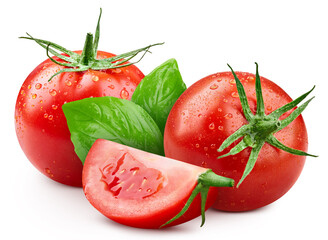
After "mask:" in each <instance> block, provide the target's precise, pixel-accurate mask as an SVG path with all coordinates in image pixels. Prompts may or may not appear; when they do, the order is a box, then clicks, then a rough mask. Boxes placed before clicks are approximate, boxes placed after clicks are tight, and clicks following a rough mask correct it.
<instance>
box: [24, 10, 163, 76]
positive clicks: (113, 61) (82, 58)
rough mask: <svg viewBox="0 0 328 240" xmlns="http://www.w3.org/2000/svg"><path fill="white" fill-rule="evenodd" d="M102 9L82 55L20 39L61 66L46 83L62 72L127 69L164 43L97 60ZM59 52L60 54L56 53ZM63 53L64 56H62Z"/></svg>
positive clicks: (48, 42)
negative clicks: (137, 57) (44, 51)
mask: <svg viewBox="0 0 328 240" xmlns="http://www.w3.org/2000/svg"><path fill="white" fill-rule="evenodd" d="M101 14H102V9H100V14H99V18H98V23H97V27H96V31H95V37H94V38H93V35H92V34H91V33H88V34H87V36H86V40H85V44H84V48H83V51H82V54H81V55H79V54H77V53H75V52H73V51H70V50H68V49H66V48H64V47H62V46H60V45H58V44H56V43H53V42H50V41H47V40H42V39H38V38H34V37H32V36H31V35H30V34H28V33H27V37H20V38H23V39H28V40H33V41H35V42H36V43H37V44H39V45H40V46H41V47H43V48H44V49H46V51H47V52H46V53H47V56H48V57H49V59H50V60H51V61H53V62H54V63H56V64H58V65H60V66H63V67H64V68H62V69H61V70H60V71H58V72H57V73H56V74H54V75H52V76H51V77H50V79H49V80H48V81H51V80H52V78H54V77H55V76H57V75H59V74H61V73H64V72H81V71H86V70H88V69H92V70H103V69H114V68H122V67H127V66H130V65H133V64H136V63H138V62H139V61H140V60H141V59H142V58H143V57H144V56H145V54H146V53H149V52H150V51H149V49H150V48H151V47H153V46H156V45H162V44H164V43H156V44H151V45H148V46H146V47H143V48H139V49H137V50H134V51H130V52H127V53H123V54H120V55H117V56H114V57H111V58H106V59H97V49H98V42H99V37H100V19H101ZM57 51H60V52H62V53H60V52H57ZM49 53H51V54H53V55H54V56H56V57H57V58H58V59H59V60H62V61H58V60H56V59H55V58H53V57H51V56H50V55H49ZM63 53H64V54H63ZM139 53H143V54H142V55H141V57H140V58H139V59H137V60H136V61H134V62H128V61H130V60H131V59H132V58H134V57H136V56H137V55H138V54H139ZM67 55H68V56H67Z"/></svg>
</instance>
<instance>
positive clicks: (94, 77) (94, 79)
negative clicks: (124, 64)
mask: <svg viewBox="0 0 328 240" xmlns="http://www.w3.org/2000/svg"><path fill="white" fill-rule="evenodd" d="M91 79H92V81H94V82H98V81H99V77H98V76H92V78H91Z"/></svg>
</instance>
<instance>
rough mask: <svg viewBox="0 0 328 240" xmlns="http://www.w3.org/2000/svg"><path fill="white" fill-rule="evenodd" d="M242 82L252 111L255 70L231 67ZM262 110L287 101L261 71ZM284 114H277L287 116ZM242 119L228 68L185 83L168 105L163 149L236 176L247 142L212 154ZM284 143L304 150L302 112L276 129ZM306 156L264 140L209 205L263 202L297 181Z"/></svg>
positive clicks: (229, 207) (235, 207)
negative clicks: (239, 148) (254, 157)
mask: <svg viewBox="0 0 328 240" xmlns="http://www.w3.org/2000/svg"><path fill="white" fill-rule="evenodd" d="M236 74H237V76H238V78H239V79H240V81H241V82H242V84H243V86H244V88H245V91H246V95H247V98H248V101H249V105H250V108H251V110H252V112H253V113H255V112H256V93H255V75H253V74H250V73H244V72H237V73H236ZM261 82H262V91H263V98H264V103H265V107H266V109H265V112H266V114H269V113H270V112H272V111H274V110H275V109H277V108H279V107H281V106H283V105H285V104H286V103H288V102H290V101H292V99H291V98H290V97H289V96H288V95H287V93H286V92H284V91H283V90H282V89H281V88H280V87H279V86H277V85H276V84H274V83H273V82H271V81H270V80H268V79H266V78H263V77H261ZM289 113H290V112H288V113H287V114H284V115H283V116H282V117H281V119H283V118H285V117H287V116H288V115H289ZM245 124H247V120H246V119H245V116H244V114H243V110H242V107H241V104H240V100H239V96H238V92H237V88H236V84H235V80H234V77H233V75H232V73H231V72H224V73H218V74H213V75H210V76H208V77H205V78H203V79H201V80H200V81H198V82H196V83H195V84H194V85H192V86H191V87H190V88H188V89H187V90H186V91H185V92H184V93H183V94H182V95H181V97H180V98H179V99H178V101H177V102H176V104H175V105H174V106H173V108H172V110H171V112H170V115H169V117H168V120H167V124H166V127H165V133H164V149H165V155H166V156H167V157H171V158H174V159H178V160H181V161H184V162H188V163H192V164H195V165H198V166H202V167H207V168H210V169H212V170H213V171H214V172H215V173H216V174H218V175H222V176H225V177H230V178H233V179H234V180H235V181H236V182H238V181H239V179H240V178H241V176H242V174H243V171H244V169H245V166H246V163H247V160H248V158H249V155H250V148H247V149H245V150H243V151H242V152H240V153H238V154H236V155H233V156H228V157H225V158H221V159H217V157H219V156H220V155H223V154H225V153H227V152H228V151H229V150H230V149H231V148H232V147H233V146H235V145H236V144H237V143H238V142H239V140H238V141H236V142H235V143H234V144H232V146H231V147H229V148H227V149H226V150H225V151H223V152H222V153H220V152H218V151H217V149H218V148H219V147H220V146H221V144H222V142H223V141H224V140H225V139H226V138H227V137H228V136H230V135H231V134H232V133H234V132H235V131H236V130H237V129H239V128H240V127H241V126H243V125H245ZM275 137H276V138H277V139H278V140H279V141H280V142H282V143H283V144H285V145H287V146H289V147H291V148H294V149H299V150H302V151H307V145H308V141H307V132H306V127H305V124H304V121H303V119H302V117H301V116H299V117H298V118H297V119H295V120H294V121H293V122H292V123H291V124H290V125H288V126H287V127H286V128H284V129H282V130H281V131H279V132H277V133H276V134H275ZM304 162H305V157H304V156H296V155H292V154H290V153H287V152H284V151H283V150H280V149H277V148H275V147H272V146H271V145H269V144H267V143H266V144H265V145H264V146H263V148H262V149H261V152H260V155H259V157H258V159H257V162H256V164H255V167H254V169H253V170H252V172H251V173H250V174H249V175H248V177H247V178H246V179H245V181H244V182H243V183H242V184H241V185H240V187H239V188H236V187H234V188H220V189H219V190H218V191H219V192H218V196H219V198H218V200H217V201H216V203H215V204H214V207H215V208H216V209H219V210H224V211H247V210H252V209H256V208H259V207H263V206H265V205H267V204H270V203H272V202H273V201H275V200H277V199H278V198H280V197H281V196H283V195H284V194H285V193H286V192H287V191H288V190H289V189H290V188H291V187H292V186H293V184H294V183H295V182H296V180H297V178H298V177H299V175H300V173H301V171H302V169H303V165H304Z"/></svg>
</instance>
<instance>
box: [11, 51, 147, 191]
mask: <svg viewBox="0 0 328 240" xmlns="http://www.w3.org/2000/svg"><path fill="white" fill-rule="evenodd" d="M77 53H79V54H81V51H77ZM112 56H114V55H113V54H111V53H107V52H102V51H98V55H97V58H98V59H103V58H109V57H112ZM62 68H63V67H62V66H59V65H57V64H55V63H53V62H52V61H50V60H49V59H48V60H46V61H44V62H43V63H41V64H40V65H39V66H37V67H36V68H35V69H34V70H33V71H32V72H31V73H30V75H29V76H28V77H27V78H26V80H25V82H24V83H23V85H22V87H21V89H20V91H19V94H18V97H17V102H16V108H15V125H16V134H17V137H18V141H19V143H20V145H21V147H22V149H23V151H24V153H25V155H26V156H27V158H28V159H29V160H30V162H31V163H32V164H33V165H34V166H35V167H36V168H37V169H38V170H39V171H40V172H42V173H43V174H44V175H46V176H47V177H49V178H51V179H53V180H55V181H57V182H60V183H63V184H67V185H71V186H81V185H82V182H81V178H82V163H81V161H80V159H79V158H78V156H77V155H76V154H75V152H74V146H73V144H72V142H71V140H70V132H69V130H68V127H67V124H66V118H65V116H64V113H63V111H62V108H61V107H62V105H63V104H64V103H66V102H71V101H76V100H80V99H83V98H88V97H101V96H114V97H118V98H123V99H131V96H132V93H133V91H134V89H135V88H136V86H137V85H138V84H139V82H140V81H141V80H142V79H143V77H144V75H143V74H142V72H140V70H139V69H138V68H137V67H135V66H133V65H132V66H129V67H124V68H119V69H108V70H100V71H93V70H88V71H84V72H74V73H62V74H60V75H57V76H56V77H54V78H53V79H52V80H51V81H50V82H48V80H49V78H50V77H51V76H52V75H53V74H55V73H56V72H57V71H59V70H60V69H62Z"/></svg>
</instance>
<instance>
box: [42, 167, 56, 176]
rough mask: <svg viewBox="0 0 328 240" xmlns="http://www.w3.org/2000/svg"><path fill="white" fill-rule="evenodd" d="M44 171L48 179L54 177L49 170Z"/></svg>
mask: <svg viewBox="0 0 328 240" xmlns="http://www.w3.org/2000/svg"><path fill="white" fill-rule="evenodd" d="M44 171H45V172H46V174H47V175H48V176H49V177H51V178H53V177H54V175H53V173H52V172H51V171H50V169H49V168H45V169H44Z"/></svg>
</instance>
